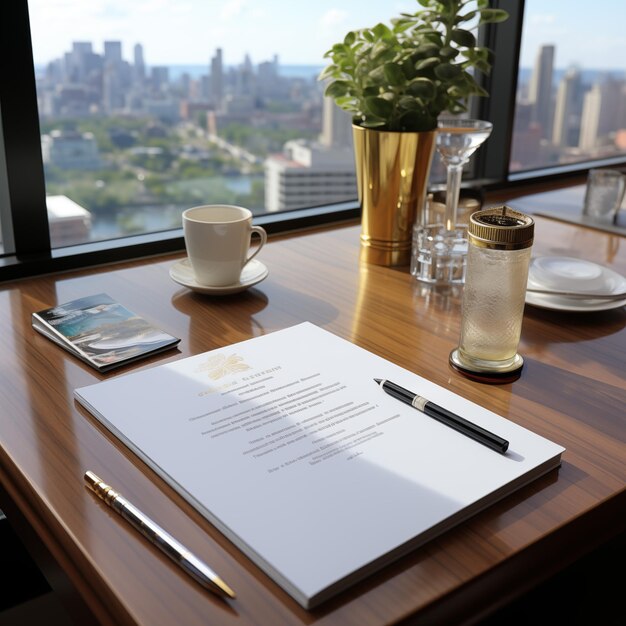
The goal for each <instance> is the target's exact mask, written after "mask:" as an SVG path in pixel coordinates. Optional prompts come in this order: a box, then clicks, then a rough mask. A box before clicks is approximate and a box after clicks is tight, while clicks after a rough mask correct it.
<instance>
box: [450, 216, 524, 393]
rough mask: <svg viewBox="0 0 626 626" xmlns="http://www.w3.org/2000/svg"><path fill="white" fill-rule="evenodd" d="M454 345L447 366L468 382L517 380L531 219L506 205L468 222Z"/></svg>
mask: <svg viewBox="0 0 626 626" xmlns="http://www.w3.org/2000/svg"><path fill="white" fill-rule="evenodd" d="M468 235H469V247H468V256H467V270H466V277H465V287H464V289H463V300H462V320H461V334H460V340H459V346H458V347H457V348H456V349H455V350H453V351H452V353H451V354H450V363H451V364H452V366H453V367H454V368H455V369H457V370H459V371H460V372H462V373H464V374H466V375H469V376H471V377H473V378H479V379H488V380H491V381H495V380H497V379H506V380H509V379H512V378H516V377H517V376H518V374H519V371H520V370H521V368H522V365H523V359H522V357H521V356H520V355H519V354H518V352H517V348H518V345H519V340H520V335H521V331H522V319H523V314H524V303H525V297H526V284H527V281H528V268H529V265H530V255H531V247H532V243H533V236H534V221H533V220H532V218H530V217H529V216H527V215H524V214H523V213H519V212H518V211H514V210H513V209H511V208H510V207H507V206H503V207H496V208H491V209H486V210H484V211H477V212H476V213H474V214H473V215H472V217H471V219H470V224H469V229H468Z"/></svg>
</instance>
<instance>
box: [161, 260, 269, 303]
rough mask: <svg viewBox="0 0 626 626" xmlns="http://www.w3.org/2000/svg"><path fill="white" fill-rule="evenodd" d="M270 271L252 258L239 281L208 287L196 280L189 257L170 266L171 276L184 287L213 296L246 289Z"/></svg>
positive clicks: (258, 281)
mask: <svg viewBox="0 0 626 626" xmlns="http://www.w3.org/2000/svg"><path fill="white" fill-rule="evenodd" d="M269 273H270V271H269V270H268V269H267V267H266V266H265V265H264V264H263V263H261V261H257V260H256V259H252V261H250V262H249V263H248V264H247V265H245V266H244V268H243V270H241V276H240V278H239V281H238V282H236V283H234V284H232V285H224V286H222V287H208V286H207V285H200V284H199V283H197V282H196V277H195V275H194V273H193V269H192V268H191V263H190V262H189V259H187V258H184V259H182V260H181V261H178V262H177V263H175V264H174V265H172V267H171V268H170V278H171V279H172V280H173V281H174V282H176V283H178V284H179V285H183V287H188V288H189V289H192V290H193V291H197V292H198V293H204V294H208V295H211V296H225V295H229V294H232V293H238V292H240V291H244V290H245V289H248V288H250V287H252V286H253V285H256V284H257V283H260V282H261V281H262V280H263V279H264V278H267V275H268V274H269Z"/></svg>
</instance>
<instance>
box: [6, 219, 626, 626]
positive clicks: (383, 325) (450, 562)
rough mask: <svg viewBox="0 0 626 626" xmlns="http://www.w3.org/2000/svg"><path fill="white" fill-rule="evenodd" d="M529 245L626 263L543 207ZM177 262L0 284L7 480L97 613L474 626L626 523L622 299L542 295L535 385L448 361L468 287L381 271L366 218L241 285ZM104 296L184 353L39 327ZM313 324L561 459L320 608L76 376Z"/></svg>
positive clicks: (532, 373)
mask: <svg viewBox="0 0 626 626" xmlns="http://www.w3.org/2000/svg"><path fill="white" fill-rule="evenodd" d="M533 254H535V255H539V254H544V255H545V254H551V255H564V256H574V257H580V258H585V259H588V260H591V261H594V262H597V263H601V264H603V265H606V266H607V267H610V268H612V269H613V270H615V271H617V272H619V273H621V274H623V275H626V239H624V238H623V237H620V236H618V235H614V234H610V233H604V232H600V231H597V230H593V229H587V228H583V227H580V226H575V225H572V224H567V223H563V222H559V221H554V220H549V219H546V218H541V217H538V218H537V219H536V232H535V244H534V247H533ZM181 258H183V255H182V254H178V255H169V256H165V257H157V258H153V259H143V260H140V261H134V262H129V263H124V264H120V265H112V266H107V267H100V268H96V269H93V268H91V269H85V270H80V271H76V272H71V273H65V274H57V275H49V276H41V277H36V278H29V279H25V280H21V281H16V282H13V283H7V284H5V285H2V286H1V287H0V327H1V330H0V342H1V346H2V352H3V359H2V366H1V367H2V376H1V377H0V444H1V446H0V484H1V485H2V487H3V489H4V491H5V494H6V495H7V496H8V497H9V498H10V500H11V501H12V502H13V503H14V504H15V506H17V507H18V508H19V510H20V512H21V514H22V515H23V517H24V519H25V520H26V521H27V523H28V525H29V526H30V527H31V528H32V529H33V530H34V532H35V533H36V535H37V537H38V538H39V539H40V540H41V541H42V542H43V543H44V545H45V546H46V548H47V549H48V550H49V552H50V553H51V555H52V556H53V557H54V560H55V562H56V563H57V564H58V565H59V566H60V567H61V568H62V570H63V571H64V572H65V574H66V575H67V577H68V578H69V580H70V581H71V583H72V585H73V587H74V588H75V591H76V593H77V595H78V596H79V597H80V598H81V599H82V601H83V602H84V603H85V604H86V605H87V606H88V607H89V609H90V611H91V612H92V613H93V615H94V616H95V617H96V619H97V620H98V621H99V622H100V623H103V624H116V625H120V624H135V623H136V624H149V625H150V626H156V625H159V624H172V623H184V624H186V625H193V624H207V623H210V624H231V623H232V624H235V623H237V624H257V623H274V624H286V623H289V624H341V625H342V626H344V625H349V624H359V625H363V624H387V623H396V622H398V621H401V620H403V619H408V618H412V619H413V620H414V621H415V622H416V623H432V620H433V619H435V618H437V619H445V620H448V621H447V622H439V623H451V621H449V620H453V619H454V621H455V622H457V623H463V622H466V623H471V622H473V621H475V620H476V619H477V618H478V617H479V616H481V615H485V614H487V613H488V612H489V611H491V610H493V609H494V608H495V607H497V604H498V602H500V601H504V600H506V598H507V597H508V598H512V597H513V596H514V595H515V593H517V592H519V591H521V590H523V589H524V588H527V587H528V585H530V584H531V583H532V582H533V581H539V580H541V578H542V577H544V576H546V575H547V574H549V573H550V572H555V571H557V570H558V569H559V567H563V566H565V565H567V564H568V562H569V561H570V560H572V559H574V558H577V556H580V555H582V554H583V553H584V552H585V551H587V550H590V549H592V548H594V547H595V546H596V545H597V544H598V543H600V542H602V541H603V540H606V539H608V538H610V536H611V535H613V534H615V533H616V532H620V531H622V530H623V529H624V524H625V523H626V522H625V518H626V516H624V515H623V512H624V510H626V490H625V485H626V426H625V424H624V406H626V402H625V401H626V385H625V378H626V368H625V367H624V365H625V355H626V308H624V307H621V308H617V309H611V310H606V311H598V312H584V313H572V312H562V311H551V310H545V309H539V308H534V307H531V306H527V307H526V309H525V314H524V322H523V328H522V337H521V343H520V347H519V350H520V353H521V354H522V355H523V357H524V359H525V366H524V370H523V372H522V375H521V377H520V379H519V380H517V381H516V382H514V383H508V384H503V385H486V384H481V383H477V382H473V381H471V380H468V379H466V378H463V377H462V376H460V375H459V374H457V373H456V372H454V371H453V370H452V369H451V368H450V366H449V365H448V354H449V352H450V350H451V349H453V348H454V347H455V346H456V344H457V341H458V335H459V322H460V293H459V292H458V290H452V291H451V292H449V293H444V292H440V291H437V290H432V289H430V288H429V287H426V286H424V285H422V284H420V283H418V282H416V281H415V280H414V278H413V277H412V276H411V275H410V274H409V272H408V268H390V267H381V266H376V265H371V264H367V263H366V262H365V261H364V260H363V259H362V258H361V257H360V244H359V226H358V224H356V223H352V224H347V225H341V226H335V227H327V228H321V229H318V230H311V231H307V232H304V233H297V234H292V235H282V236H276V237H273V238H270V241H269V242H268V244H267V245H266V247H265V248H264V250H263V252H262V253H261V254H260V255H259V257H258V258H259V260H261V261H262V262H263V263H265V264H266V265H267V267H268V268H269V276H268V277H267V278H266V279H265V280H264V281H263V282H261V283H259V284H258V285H256V286H254V287H253V288H251V289H249V290H247V291H244V292H241V293H239V294H234V295H229V296H217V297H215V296H207V295H202V294H198V293H194V292H192V291H190V290H188V289H187V288H185V287H181V286H180V285H179V284H177V283H175V282H174V281H172V280H171V278H170V276H169V270H170V268H171V267H172V265H173V264H174V263H175V262H176V261H178V260H180V259H181ZM100 292H106V293H108V294H109V295H110V296H112V297H113V298H114V299H116V300H118V301H119V302H121V303H123V304H124V305H126V306H127V307H128V308H129V309H131V310H133V311H135V312H136V313H138V314H140V315H142V316H143V317H146V318H147V319H149V320H150V321H152V322H153V323H154V324H155V325H157V326H159V327H161V328H163V329H164V330H166V331H168V332H170V333H172V334H174V335H176V336H178V337H181V339H182V341H181V343H180V345H179V346H178V349H176V350H173V351H170V352H166V353H162V354H160V355H155V356H153V357H150V358H148V359H146V360H143V361H140V362H136V363H134V364H130V365H127V366H125V367H123V368H121V369H119V370H116V371H114V372H110V373H107V374H100V373H98V372H96V371H95V370H93V369H91V368H90V367H89V366H88V365H86V364H84V363H82V362H81V361H79V360H78V359H76V358H75V357H73V356H72V355H71V354H69V353H68V352H66V351H64V350H63V349H61V348H59V347H58V346H57V345H55V344H54V343H53V342H51V341H49V340H48V339H46V338H45V337H43V336H41V335H39V334H38V333H36V332H35V331H34V330H33V329H32V327H31V314H32V313H33V312H34V311H38V310H41V309H44V308H46V307H48V306H53V305H55V304H59V303H63V302H66V301H69V300H72V299H75V298H78V297H81V296H85V295H89V294H95V293H100ZM302 321H310V322H312V323H314V324H317V325H318V326H321V327H322V328H325V329H327V330H329V331H331V332H333V333H335V334H337V335H339V336H341V337H343V338H345V339H348V340H349V341H352V342H354V343H355V344H357V345H360V346H362V347H364V348H366V349H368V350H370V351H372V352H374V353H376V354H378V355H380V356H382V357H383V358H386V359H389V360H391V361H393V362H395V363H397V364H398V365H400V366H402V367H404V368H407V369H409V370H411V371H413V372H415V373H416V374H419V375H420V376H423V377H425V378H428V379H430V380H431V381H433V382H435V383H437V384H439V385H442V386H445V387H447V388H448V389H450V390H452V391H454V392H455V393H458V394H460V395H462V396H464V397H466V398H468V399H470V400H472V401H474V402H476V403H478V404H480V405H482V406H485V407H487V408H489V409H490V410H493V411H495V412H497V413H499V414H501V415H503V416H505V417H506V418H508V419H510V420H513V421H515V422H517V423H519V424H521V425H523V426H525V427H527V428H529V429H531V430H533V431H535V432H537V433H538V434H540V435H543V436H545V437H547V438H549V439H551V440H552V441H555V442H556V443H559V444H561V445H563V446H564V447H565V448H566V451H565V453H564V454H563V459H562V465H561V467H560V468H559V469H558V470H556V471H554V472H551V473H550V474H548V475H546V476H544V477H542V478H540V479H538V480H537V481H535V482H533V483H532V484H530V485H527V486H525V487H523V488H522V489H521V490H519V491H518V492H516V493H514V494H512V495H510V496H508V497H507V498H505V499H503V500H501V501H500V502H498V503H497V504H495V505H493V506H491V507H490V508H488V509H487V510H484V511H482V512H481V513H479V514H477V515H476V516H474V517H472V518H471V519H470V520H469V521H467V522H466V523H464V524H461V525H460V526H458V527H456V528H454V529H453V530H451V531H448V532H446V533H445V534H443V535H441V536H440V537H438V538H437V539H435V540H433V541H431V542H429V543H428V544H426V545H424V546H423V547H421V548H419V549H417V550H415V551H414V552H412V553H411V554H409V555H407V556H405V557H403V558H401V559H400V560H398V561H396V562H394V563H392V564H390V565H389V566H387V567H385V568H384V569H383V570H381V571H380V572H378V573H376V574H374V575H372V576H370V577H369V578H367V579H366V580H364V581H362V582H360V583H357V584H356V585H355V586H354V587H352V588H350V589H349V590H347V591H345V592H343V593H341V594H340V595H339V596H337V597H336V598H334V599H332V600H330V601H329V602H327V603H325V604H323V605H322V606H320V607H319V608H317V609H315V610H313V611H306V610H304V609H302V608H301V607H300V606H299V605H297V604H296V602H295V601H294V600H292V599H291V598H290V597H289V596H288V595H287V594H286V593H285V592H284V591H283V590H281V589H280V588H279V587H278V586H277V585H276V584H275V583H274V582H273V581H272V580H271V579H270V578H269V577H268V576H266V575H265V574H264V573H263V572H262V571H261V570H260V569H259V568H258V567H257V566H255V565H254V564H253V563H252V562H251V561H249V560H248V559H247V558H246V557H245V556H244V555H243V554H242V553H241V552H240V551H239V550H238V549H237V548H236V547H235V546H234V545H233V544H231V543H230V542H229V541H228V540H227V539H226V538H225V537H224V536H223V535H221V534H220V532H219V531H218V530H217V529H216V528H214V527H213V526H212V525H211V524H210V523H209V522H208V521H207V520H205V519H204V518H203V517H202V516H201V515H200V514H199V513H198V512H197V511H195V510H194V509H193V508H192V507H191V506H189V505H188V504H187V503H186V502H185V501H184V500H183V499H182V498H181V497H180V496H179V495H178V494H177V493H176V492H174V491H173V490H172V489H171V488H170V487H169V486H168V485H167V484H166V483H165V482H164V481H162V480H161V479H160V478H159V477H158V476H157V475H156V474H155V473H154V472H152V471H151V470H150V469H149V468H148V467H147V466H146V465H145V464H144V463H143V462H142V461H141V460H140V459H139V458H138V457H136V456H135V455H134V454H133V453H132V452H130V450H128V449H127V448H125V446H124V445H123V444H122V443H120V442H119V441H118V440H116V438H115V437H114V436H113V435H112V434H110V433H109V432H107V431H106V429H104V428H103V427H102V426H101V425H100V424H99V423H98V422H97V421H96V420H95V419H94V418H93V417H92V416H91V415H89V414H88V413H87V412H86V411H85V410H84V409H83V408H82V407H80V406H79V405H78V404H77V403H76V402H75V401H74V399H73V391H74V389H75V388H77V387H82V386H85V385H89V384H93V383H95V382H97V381H98V380H103V379H106V378H110V377H112V376H117V375H120V374H123V373H128V372H130V371H136V370H139V369H142V368H147V367H151V366H153V365H156V364H162V363H166V362H170V361H174V360H177V359H180V358H183V357H186V356H190V355H194V354H199V353H201V352H205V351H208V350H211V349H214V348H219V347H222V346H225V345H228V344H231V343H235V342H238V341H242V340H245V339H248V338H251V337H255V336H258V335H262V334H265V333H269V332H272V331H275V330H279V329H281V328H285V327H288V326H291V325H293V324H297V323H299V322H302ZM86 469H91V470H93V471H94V472H96V473H97V474H99V475H100V476H102V478H103V479H104V480H106V481H107V482H109V483H110V484H111V485H113V486H114V487H115V488H116V489H119V491H120V492H121V493H122V494H124V495H125V496H126V497H127V498H128V499H129V500H131V501H132V502H134V504H136V505H137V506H138V507H139V508H140V509H142V510H143V511H144V512H145V513H146V514H148V515H149V516H151V517H152V518H153V519H155V520H157V521H158V522H159V524H160V525H162V526H163V527H164V528H165V529H166V530H167V531H168V532H170V533H171V534H172V535H173V536H175V537H177V538H178V539H179V540H181V541H183V543H185V544H186V545H187V546H188V547H189V548H190V549H191V550H192V551H194V552H195V553H196V554H197V555H198V556H200V557H201V558H203V559H204V560H205V561H206V562H207V563H209V564H210V565H211V566H212V567H213V568H214V569H215V570H216V571H217V572H219V573H220V575H221V576H222V577H223V578H224V580H226V581H228V583H229V584H230V586H231V587H233V589H235V590H236V592H237V599H236V600H234V601H232V602H225V601H223V600H221V599H219V598H217V597H216V596H214V595H213V594H211V593H209V592H207V591H205V590H203V589H202V588H201V587H200V586H199V585H197V584H196V583H195V582H194V581H192V580H191V579H190V578H189V577H188V576H187V575H185V574H184V573H183V572H182V571H181V570H180V569H179V568H178V567H177V566H176V565H175V564H173V563H171V562H170V561H169V560H168V559H167V558H166V557H165V556H164V555H162V554H161V553H160V552H159V551H157V550H156V549H155V548H154V547H153V546H151V545H150V544H149V542H147V541H145V539H143V538H141V537H140V536H139V535H138V534H137V533H136V532H135V531H133V530H132V529H130V528H129V527H128V525H127V524H126V523H125V522H124V521H123V520H120V519H119V517H118V516H116V514H115V513H114V512H113V511H111V510H110V509H108V508H107V507H106V506H104V505H103V503H102V502H100V501H99V500H98V499H97V498H94V497H93V494H92V493H90V492H89V490H87V489H86V488H85V485H84V482H83V474H84V472H85V470H86ZM1 507H2V503H1V502H0V508H1ZM620 511H621V515H619V514H618V513H619V512H620ZM277 515H279V512H277ZM382 531H384V529H381V532H382Z"/></svg>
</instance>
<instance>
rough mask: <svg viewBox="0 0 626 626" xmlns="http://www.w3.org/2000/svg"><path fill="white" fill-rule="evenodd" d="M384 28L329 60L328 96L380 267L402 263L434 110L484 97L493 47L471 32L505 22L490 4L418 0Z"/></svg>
mask: <svg viewBox="0 0 626 626" xmlns="http://www.w3.org/2000/svg"><path fill="white" fill-rule="evenodd" d="M417 2H418V3H419V4H420V5H421V7H422V8H421V9H420V10H419V11H417V12H415V13H402V14H400V16H399V17H397V18H394V19H392V20H391V24H390V25H389V26H387V25H385V24H382V23H379V24H376V25H375V26H374V27H372V28H362V29H360V30H352V31H350V32H348V33H347V34H346V36H345V37H344V40H343V41H342V42H340V43H336V44H335V45H334V46H333V47H332V48H331V49H330V50H329V51H328V52H327V53H326V54H325V58H328V59H330V63H329V65H328V66H327V67H326V68H325V69H324V71H323V72H322V73H321V74H320V77H319V79H320V80H326V81H329V82H328V85H327V86H326V89H325V95H327V96H329V97H332V98H333V99H334V101H335V102H336V104H337V105H338V106H339V107H341V108H342V109H344V110H346V111H349V112H350V113H351V114H352V122H353V135H354V146H355V162H356V168H357V184H358V192H359V200H360V202H361V206H362V210H363V214H362V230H361V242H362V244H363V246H364V247H365V248H367V252H368V255H367V258H368V260H371V261H372V262H374V263H378V264H382V265H403V264H406V263H408V261H409V258H410V251H411V233H412V227H413V223H414V221H415V220H416V219H419V217H420V214H421V213H422V212H423V207H424V203H425V198H426V187H427V183H428V176H429V173H430V165H431V161H432V155H433V151H434V144H435V133H436V128H437V118H438V117H439V115H440V114H441V113H444V112H446V113H448V114H452V115H454V114H458V113H462V112H465V111H467V107H468V101H469V98H470V97H471V96H487V95H488V94H487V92H486V91H485V89H484V88H483V87H481V85H480V84H479V83H478V82H477V80H476V74H475V73H476V72H481V73H483V74H488V73H489V71H490V69H491V55H492V53H491V51H490V50H489V49H488V48H486V47H483V46H480V45H478V43H477V40H476V37H475V35H474V34H473V33H472V32H471V31H470V30H469V28H474V27H477V26H478V25H480V24H485V23H488V22H492V23H494V22H502V21H504V20H505V19H507V17H508V13H507V12H506V11H504V10H502V9H491V8H489V3H488V0H417Z"/></svg>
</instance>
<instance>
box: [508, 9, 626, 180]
mask: <svg viewBox="0 0 626 626" xmlns="http://www.w3.org/2000/svg"><path fill="white" fill-rule="evenodd" d="M601 4H602V8H601V10H599V9H598V10H589V11H586V10H573V9H574V7H573V5H572V3H571V2H569V1H567V0H552V1H551V2H543V1H542V0H526V2H525V7H524V25H523V28H522V45H521V54H520V70H519V78H518V85H517V94H516V103H515V121H514V126H513V143H512V151H511V159H510V171H511V172H518V171H524V170H536V169H539V168H546V167H554V166H562V165H567V164H576V163H582V162H585V161H589V160H591V159H602V160H606V159H620V160H623V159H624V158H626V62H625V59H626V38H624V34H623V23H624V21H625V20H626V4H624V2H621V1H620V0H609V1H605V2H602V3H601ZM577 9H578V7H577Z"/></svg>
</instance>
